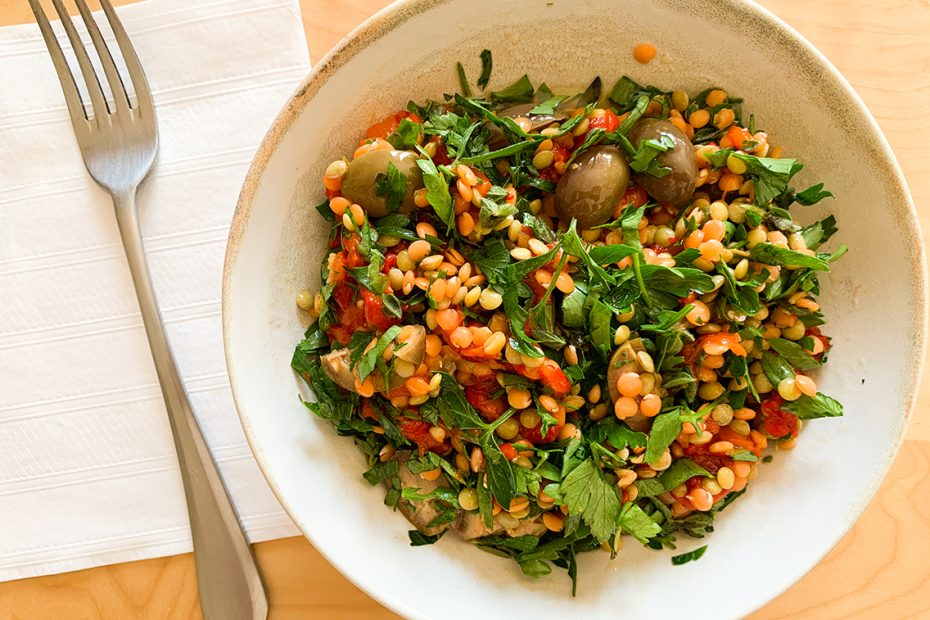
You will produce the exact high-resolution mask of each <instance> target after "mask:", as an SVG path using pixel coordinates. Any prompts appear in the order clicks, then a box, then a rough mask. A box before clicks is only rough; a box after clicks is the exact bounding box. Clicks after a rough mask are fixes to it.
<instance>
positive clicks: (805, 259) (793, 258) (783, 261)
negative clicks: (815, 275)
mask: <svg viewBox="0 0 930 620" xmlns="http://www.w3.org/2000/svg"><path fill="white" fill-rule="evenodd" d="M749 259H750V260H754V261H758V262H760V263H767V264H769V265H783V266H785V267H807V268H809V269H814V270H816V271H829V270H830V265H828V264H827V261H825V260H823V259H822V258H818V257H816V256H808V255H807V254H802V253H801V252H797V251H795V250H789V249H788V248H783V247H779V246H777V245H772V244H771V243H760V244H759V245H757V246H755V247H754V248H752V249H751V250H749Z"/></svg>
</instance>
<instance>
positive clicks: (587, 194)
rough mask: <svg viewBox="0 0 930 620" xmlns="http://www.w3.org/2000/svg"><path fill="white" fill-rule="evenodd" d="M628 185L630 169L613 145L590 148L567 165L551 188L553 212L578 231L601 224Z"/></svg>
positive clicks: (612, 210)
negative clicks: (553, 204) (552, 188)
mask: <svg viewBox="0 0 930 620" xmlns="http://www.w3.org/2000/svg"><path fill="white" fill-rule="evenodd" d="M629 182H630V168H629V166H628V165H627V163H626V159H625V158H624V157H623V153H621V152H620V149H618V148H617V147H615V146H606V145H605V146H593V147H591V148H589V149H587V150H586V151H584V152H582V153H581V155H579V156H578V157H577V158H576V159H575V161H573V162H572V163H571V165H570V166H569V167H568V169H566V170H565V174H563V175H562V178H561V179H559V183H558V185H556V188H555V210H556V213H558V215H559V218H560V219H561V220H562V222H564V223H565V224H568V222H570V221H571V219H572V218H575V219H576V220H577V221H578V228H581V229H585V228H591V227H592V226H597V225H598V224H603V223H604V222H606V221H607V220H609V219H610V218H611V216H612V215H613V213H614V210H615V209H616V208H617V201H618V200H620V197H621V196H622V195H623V192H625V191H626V188H627V185H629Z"/></svg>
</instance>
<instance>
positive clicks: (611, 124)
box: [588, 110, 620, 133]
mask: <svg viewBox="0 0 930 620" xmlns="http://www.w3.org/2000/svg"><path fill="white" fill-rule="evenodd" d="M606 112H607V113H606V114H604V116H598V117H595V118H589V119H588V127H589V128H590V129H588V131H591V129H603V130H604V131H606V132H608V133H609V132H611V131H616V129H617V127H619V126H620V119H619V118H617V115H616V114H614V113H613V112H611V111H610V110H607V111H606Z"/></svg>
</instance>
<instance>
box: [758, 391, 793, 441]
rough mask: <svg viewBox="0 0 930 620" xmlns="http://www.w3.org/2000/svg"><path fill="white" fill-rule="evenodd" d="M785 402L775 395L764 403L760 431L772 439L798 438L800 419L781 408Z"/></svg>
mask: <svg viewBox="0 0 930 620" xmlns="http://www.w3.org/2000/svg"><path fill="white" fill-rule="evenodd" d="M784 402H785V400H784V399H783V398H782V397H781V396H779V395H777V394H775V395H774V396H770V397H769V398H767V399H765V400H764V401H762V411H761V417H762V426H761V427H760V430H761V431H762V432H763V433H765V434H766V435H768V436H769V437H771V438H772V439H781V438H782V437H786V436H789V435H790V436H791V437H797V436H798V418H797V416H795V415H794V414H793V413H789V412H788V411H785V410H784V409H782V408H781V406H782V405H783V404H784Z"/></svg>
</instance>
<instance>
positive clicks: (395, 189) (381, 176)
mask: <svg viewBox="0 0 930 620" xmlns="http://www.w3.org/2000/svg"><path fill="white" fill-rule="evenodd" d="M404 120H407V119H404ZM414 124H416V123H414ZM414 141H416V140H414ZM406 192H407V177H405V176H404V173H402V172H401V171H400V170H398V169H397V166H395V165H394V164H392V163H388V166H387V172H381V173H378V176H377V177H375V193H376V194H377V195H378V196H381V197H382V198H384V201H385V202H386V203H387V209H388V211H390V212H391V213H396V212H397V210H398V209H400V203H401V202H403V200H404V194H405V193H406Z"/></svg>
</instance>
